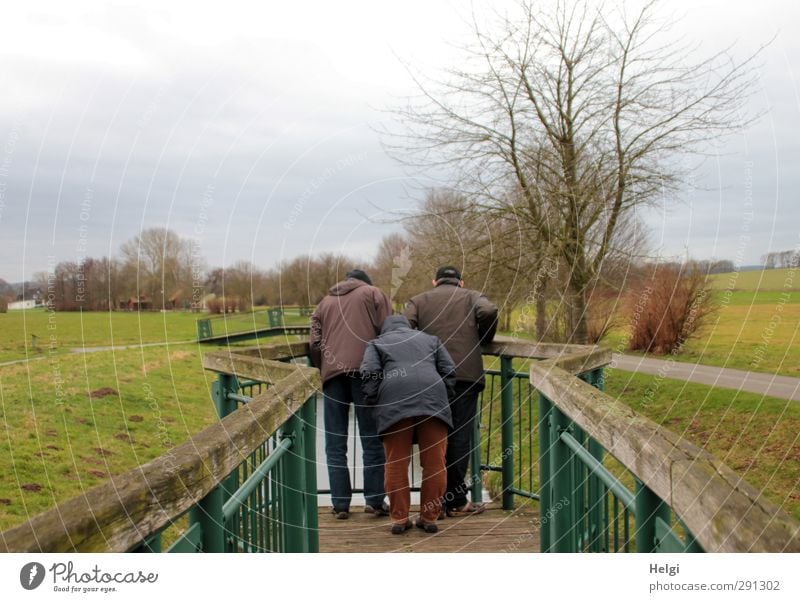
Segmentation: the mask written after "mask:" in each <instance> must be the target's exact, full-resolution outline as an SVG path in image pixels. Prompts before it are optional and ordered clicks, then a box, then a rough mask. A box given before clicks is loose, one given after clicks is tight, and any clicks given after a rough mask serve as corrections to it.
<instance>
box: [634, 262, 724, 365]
mask: <svg viewBox="0 0 800 602" xmlns="http://www.w3.org/2000/svg"><path fill="white" fill-rule="evenodd" d="M630 304H631V307H630V314H631V323H630V330H631V338H630V341H629V344H628V347H629V349H631V350H633V351H646V352H652V353H660V354H666V353H677V352H678V351H679V350H680V348H681V347H682V346H683V344H684V343H685V342H686V340H687V339H689V338H690V337H691V336H692V335H694V334H695V333H696V332H697V331H698V329H699V328H700V327H701V326H702V325H703V323H704V321H705V320H706V318H707V317H708V316H709V314H711V313H712V312H713V311H714V310H715V304H714V298H713V293H712V291H711V288H710V287H709V285H708V284H707V279H706V273H705V272H704V271H702V270H700V269H698V266H697V265H696V264H694V263H687V264H684V265H682V266H678V265H674V264H660V265H655V266H653V268H652V275H651V277H650V278H645V279H644V280H643V281H642V283H641V285H640V286H639V287H638V288H637V290H636V291H635V293H634V295H633V297H632V299H631V301H630Z"/></svg>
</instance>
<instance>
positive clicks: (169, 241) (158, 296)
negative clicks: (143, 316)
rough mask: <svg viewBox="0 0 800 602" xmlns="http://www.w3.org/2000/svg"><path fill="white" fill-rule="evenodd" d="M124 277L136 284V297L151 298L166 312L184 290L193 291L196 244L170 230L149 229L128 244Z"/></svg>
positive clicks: (124, 250) (123, 254)
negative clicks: (169, 304) (172, 298)
mask: <svg viewBox="0 0 800 602" xmlns="http://www.w3.org/2000/svg"><path fill="white" fill-rule="evenodd" d="M121 251H122V257H123V261H124V263H125V265H124V267H123V273H124V274H125V275H126V276H127V277H128V278H132V279H133V280H132V281H131V280H128V282H129V288H131V287H130V284H132V283H133V282H135V283H136V285H135V288H134V289H133V291H132V292H134V293H135V295H137V296H139V295H148V296H149V297H150V298H151V299H152V301H153V307H154V308H158V309H164V308H165V307H166V306H167V302H168V300H169V299H170V298H171V297H172V296H173V295H175V294H176V293H178V292H179V291H180V290H181V289H182V288H185V289H187V290H186V291H184V292H185V293H188V291H191V287H192V277H193V261H196V260H197V258H196V257H195V255H194V253H193V246H192V241H191V240H189V239H185V238H181V237H180V236H178V234H176V233H175V232H173V231H172V230H167V229H166V228H149V229H147V230H143V231H142V232H141V233H140V234H139V235H138V236H135V237H134V238H133V239H131V240H129V241H128V242H126V243H124V244H123V245H122V248H121Z"/></svg>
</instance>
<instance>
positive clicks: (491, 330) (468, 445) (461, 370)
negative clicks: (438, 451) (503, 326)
mask: <svg viewBox="0 0 800 602" xmlns="http://www.w3.org/2000/svg"><path fill="white" fill-rule="evenodd" d="M433 287H434V288H433V289H432V290H429V291H426V292H424V293H422V294H419V295H417V296H415V297H414V298H412V299H411V300H410V301H409V302H408V304H407V305H406V309H405V312H404V313H405V316H406V317H407V318H408V321H409V323H410V324H411V326H412V327H413V328H418V329H420V330H421V331H423V332H427V333H428V334H432V335H434V336H436V337H438V338H439V339H440V340H441V341H442V343H443V344H444V346H445V348H446V349H447V351H448V352H449V353H450V355H451V357H452V358H453V361H454V362H455V364H456V385H455V398H454V399H453V401H452V403H451V404H450V408H451V411H452V416H453V430H452V431H451V432H450V436H449V437H448V441H447V491H446V493H445V497H444V502H445V508H446V511H447V515H448V516H468V515H471V514H479V513H481V512H483V510H484V507H483V506H481V505H478V504H473V503H472V502H469V501H468V500H467V491H469V486H468V485H467V484H466V483H465V480H464V479H465V477H466V475H467V466H468V465H469V458H470V453H471V451H472V447H473V424H474V421H475V414H476V412H477V406H478V395H480V392H481V391H482V390H483V387H484V384H485V378H484V375H483V358H482V356H481V344H482V343H488V342H491V340H492V339H493V338H494V335H495V331H496V330H497V307H496V306H495V305H494V304H493V303H492V302H490V301H489V300H488V299H487V298H486V297H485V296H484V295H483V294H482V293H480V292H478V291H473V290H470V289H467V288H464V281H463V280H462V279H461V272H459V270H458V269H457V268H455V267H453V266H444V267H441V268H439V269H438V270H437V271H436V277H435V278H434V280H433Z"/></svg>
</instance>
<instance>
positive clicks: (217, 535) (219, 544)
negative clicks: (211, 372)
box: [189, 374, 239, 552]
mask: <svg viewBox="0 0 800 602" xmlns="http://www.w3.org/2000/svg"><path fill="white" fill-rule="evenodd" d="M238 392H239V380H238V379H237V378H236V377H235V376H234V375H232V374H220V375H219V377H218V378H217V380H216V381H215V382H214V384H213V385H212V387H211V395H212V397H213V398H214V408H215V409H216V411H217V416H219V417H220V419H222V418H225V416H227V415H228V414H230V413H232V412H234V411H235V410H236V402H235V401H232V400H230V399H228V394H230V393H238ZM238 488H239V471H238V470H234V471H233V472H232V473H231V474H230V475H228V476H227V477H225V478H224V479H223V480H222V481H221V482H220V484H219V485H218V486H217V487H215V488H214V489H213V490H212V491H211V492H210V493H209V494H208V495H207V496H206V497H205V498H203V500H202V501H201V502H200V503H199V504H198V508H197V509H196V510H195V511H193V512H192V513H190V515H189V524H190V525H192V524H194V523H195V522H199V523H200V527H201V529H202V533H203V536H202V544H203V550H204V551H210V552H224V551H225V538H226V537H225V532H226V529H225V519H224V517H223V514H222V506H223V504H224V503H225V502H226V501H227V500H228V498H229V497H230V495H231V493H233V492H234V491H236V490H237V489H238ZM238 520H239V517H238V512H237V514H236V516H235V517H233V518H232V519H231V524H233V525H237V524H238ZM209 546H210V547H209Z"/></svg>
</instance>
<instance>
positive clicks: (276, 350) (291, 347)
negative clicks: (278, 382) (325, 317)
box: [207, 341, 309, 360]
mask: <svg viewBox="0 0 800 602" xmlns="http://www.w3.org/2000/svg"><path fill="white" fill-rule="evenodd" d="M231 351H232V352H234V353H236V354H237V355H247V356H250V357H260V358H263V359H265V360H288V359H291V358H295V357H303V356H307V355H308V352H309V349H308V341H299V342H291V343H272V344H270V345H253V346H251V347H235V348H232V349H231ZM221 353H223V352H216V353H215V354H214V355H220V354H221ZM207 355H208V354H207Z"/></svg>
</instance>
